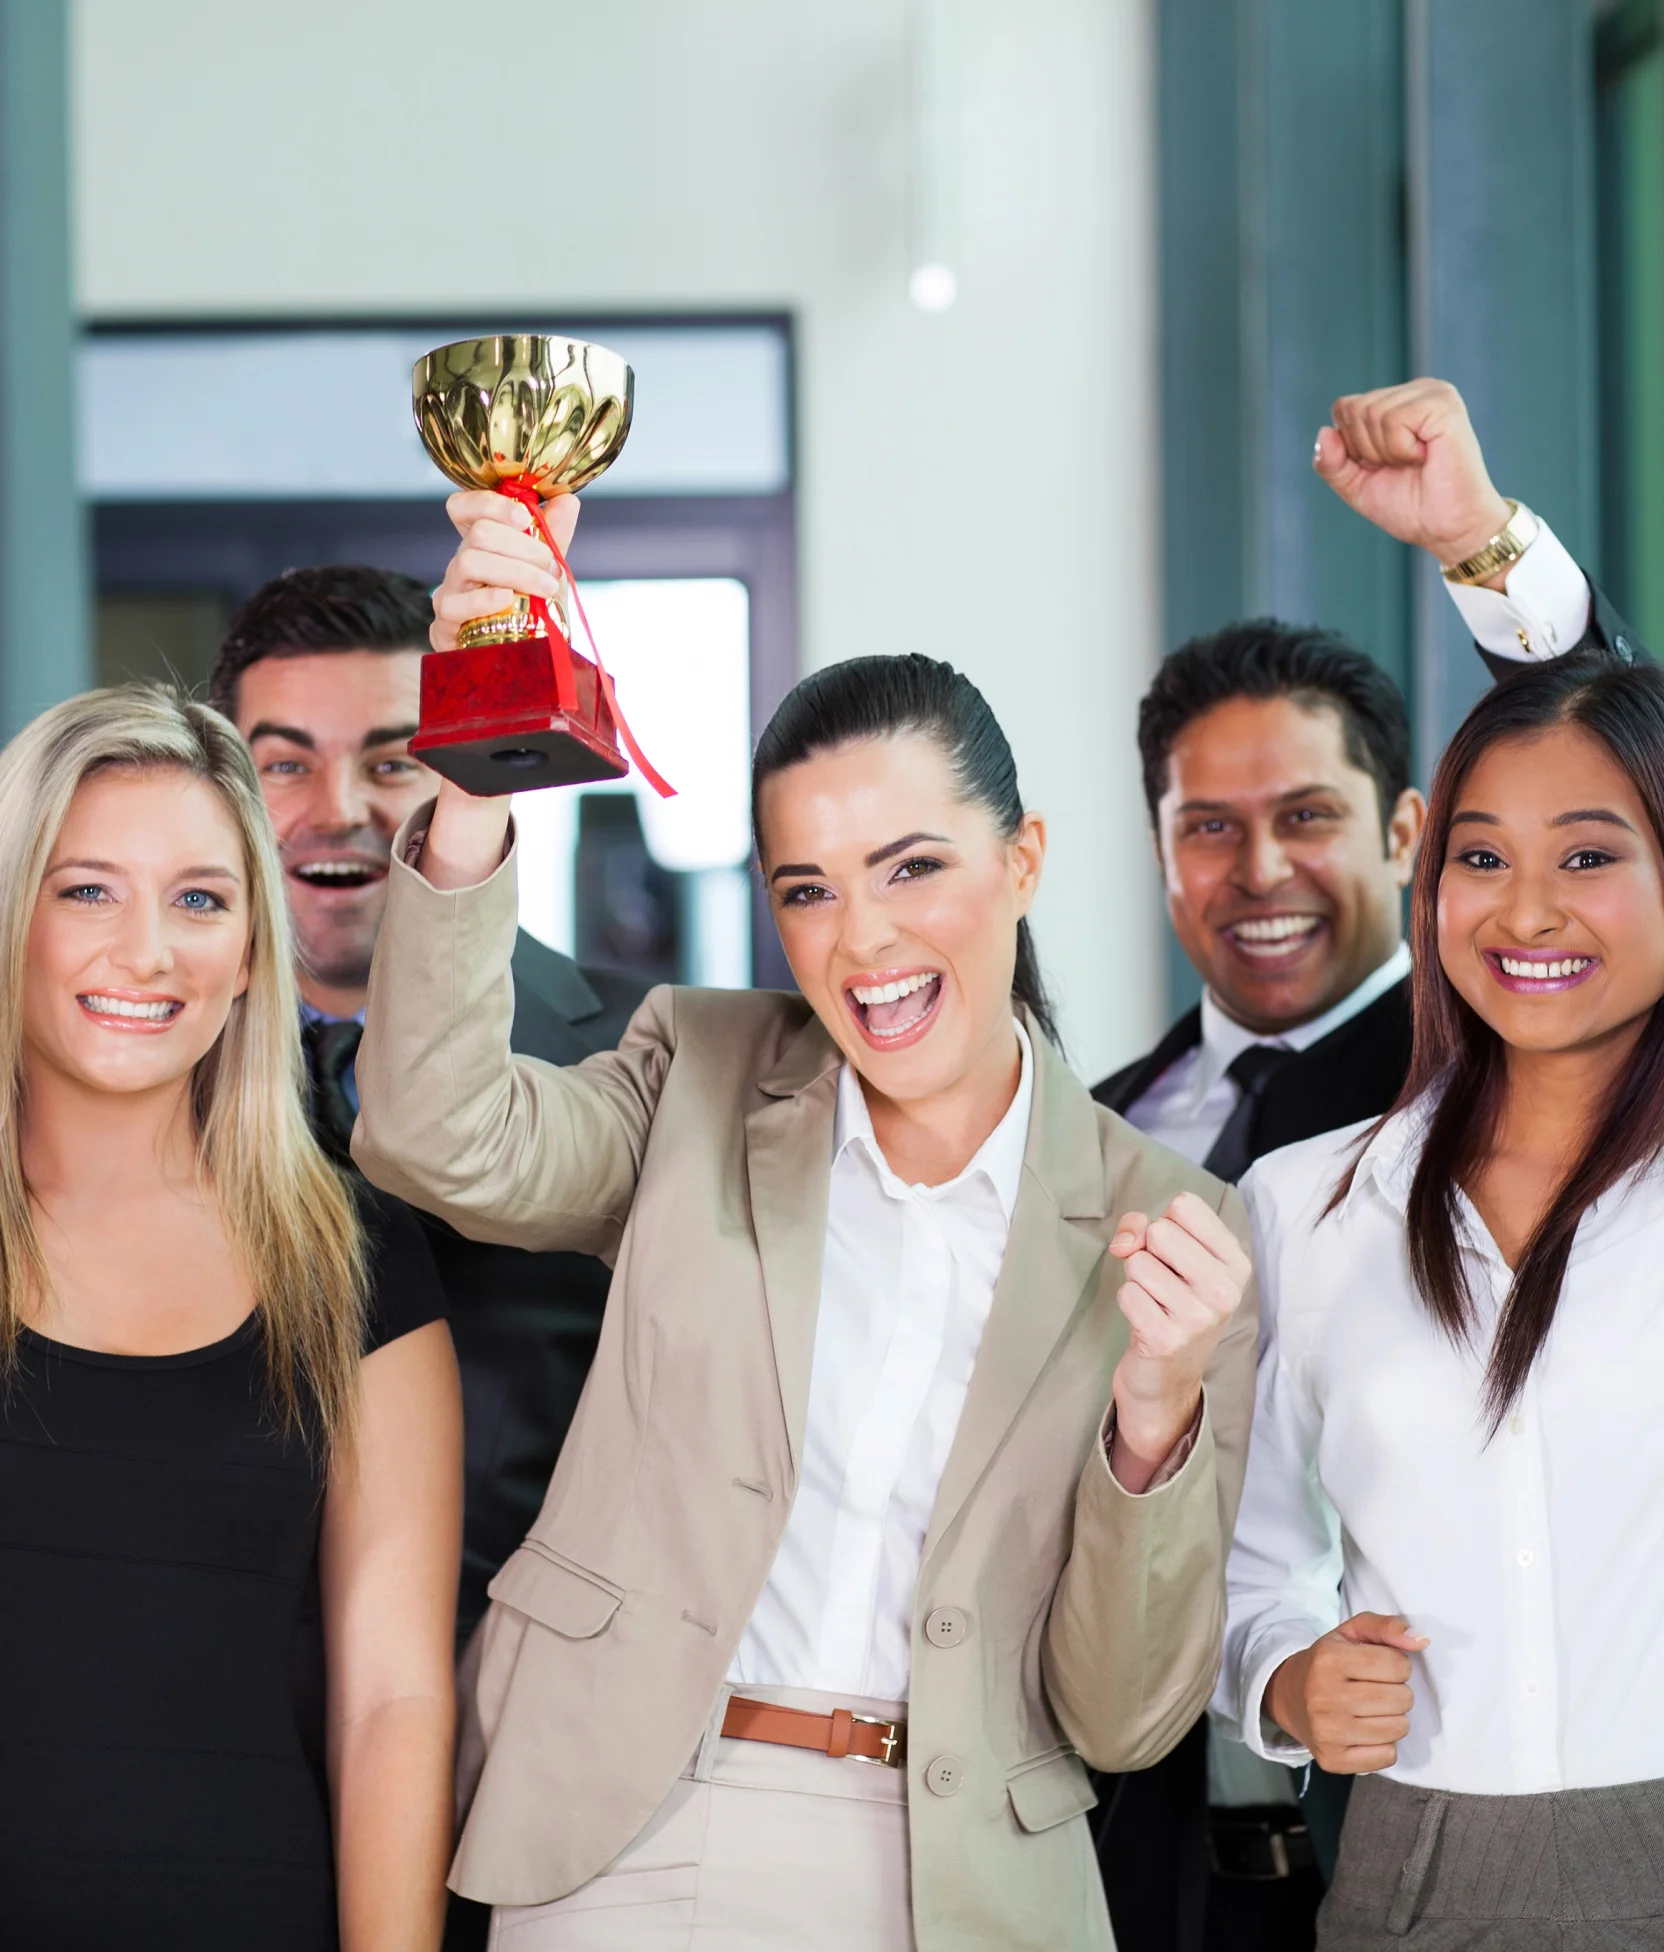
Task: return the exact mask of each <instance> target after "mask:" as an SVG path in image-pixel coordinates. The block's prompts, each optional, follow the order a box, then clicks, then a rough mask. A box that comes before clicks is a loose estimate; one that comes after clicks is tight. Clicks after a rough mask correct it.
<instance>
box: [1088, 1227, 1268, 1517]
mask: <svg viewBox="0 0 1664 1952" xmlns="http://www.w3.org/2000/svg"><path fill="white" fill-rule="evenodd" d="M1109 1251H1110V1252H1111V1253H1112V1254H1113V1255H1115V1257H1116V1258H1117V1260H1121V1261H1125V1262H1126V1266H1127V1273H1126V1279H1125V1280H1124V1281H1123V1282H1122V1283H1121V1293H1120V1297H1119V1299H1120V1303H1121V1312H1122V1314H1123V1315H1125V1316H1126V1318H1127V1323H1128V1326H1129V1328H1130V1329H1131V1331H1132V1333H1131V1336H1130V1338H1129V1340H1128V1343H1127V1349H1126V1353H1125V1354H1124V1355H1123V1356H1122V1357H1121V1360H1120V1361H1119V1362H1118V1363H1117V1364H1116V1365H1115V1443H1114V1446H1113V1448H1112V1450H1111V1453H1110V1466H1111V1468H1112V1469H1113V1470H1114V1472H1115V1475H1116V1477H1117V1478H1119V1479H1120V1481H1121V1483H1122V1484H1123V1485H1124V1486H1125V1487H1126V1489H1127V1490H1129V1491H1142V1490H1144V1489H1145V1487H1146V1486H1147V1485H1148V1484H1149V1482H1150V1480H1151V1478H1153V1477H1154V1476H1155V1474H1156V1472H1157V1471H1158V1470H1159V1469H1160V1468H1161V1466H1162V1464H1163V1463H1164V1462H1165V1461H1166V1459H1167V1457H1168V1455H1169V1453H1170V1452H1171V1451H1172V1449H1173V1447H1174V1446H1175V1445H1176V1444H1177V1443H1178V1442H1179V1440H1180V1438H1182V1437H1183V1436H1184V1434H1185V1432H1186V1431H1187V1430H1188V1429H1189V1428H1190V1426H1191V1424H1192V1423H1193V1422H1194V1421H1195V1419H1196V1410H1197V1407H1198V1405H1199V1404H1200V1402H1201V1397H1202V1372H1203V1371H1204V1370H1205V1369H1206V1368H1207V1365H1208V1358H1209V1357H1210V1356H1211V1355H1212V1354H1213V1351H1214V1346H1215V1344H1216V1343H1217V1342H1218V1340H1219V1337H1220V1335H1221V1333H1222V1332H1223V1330H1224V1327H1225V1324H1226V1323H1227V1322H1228V1321H1229V1320H1230V1319H1231V1317H1232V1315H1234V1314H1235V1313H1236V1310H1237V1306H1238V1304H1239V1303H1240V1302H1241V1300H1242V1296H1243V1293H1244V1291H1245V1290H1246V1288H1247V1286H1248V1282H1249V1279H1250V1277H1251V1276H1252V1274H1253V1271H1254V1270H1253V1267H1252V1264H1251V1263H1250V1262H1249V1259H1248V1256H1247V1253H1246V1252H1245V1251H1244V1249H1243V1247H1242V1243H1241V1242H1240V1241H1239V1240H1238V1239H1237V1237H1236V1235H1235V1234H1233V1233H1232V1232H1231V1230H1230V1228H1229V1227H1227V1226H1226V1224H1225V1223H1224V1221H1223V1220H1221V1219H1220V1217H1219V1215H1218V1214H1217V1213H1215V1212H1214V1210H1213V1208H1212V1207H1211V1206H1209V1205H1208V1203H1207V1201H1206V1200H1204V1199H1202V1198H1200V1197H1199V1196H1198V1195H1197V1194H1195V1193H1180V1194H1179V1195H1178V1196H1177V1197H1176V1198H1175V1199H1174V1200H1173V1201H1172V1202H1171V1204H1170V1205H1169V1206H1168V1208H1167V1211H1166V1212H1165V1213H1164V1214H1162V1215H1161V1216H1160V1217H1159V1218H1158V1219H1155V1220H1151V1219H1149V1218H1147V1217H1146V1216H1145V1215H1144V1214H1142V1213H1126V1214H1123V1215H1122V1216H1121V1222H1120V1225H1119V1226H1118V1227H1117V1228H1116V1231H1115V1235H1114V1238H1113V1239H1112V1240H1111V1241H1110V1243H1109Z"/></svg>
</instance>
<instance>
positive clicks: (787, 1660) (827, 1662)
mask: <svg viewBox="0 0 1664 1952" xmlns="http://www.w3.org/2000/svg"><path fill="white" fill-rule="evenodd" d="M1017 1039H1018V1042H1019V1043H1020V1045H1021V1047H1022V1073H1021V1077H1020V1079H1019V1081H1018V1085H1017V1095H1016V1096H1015V1097H1014V1098H1013V1099H1012V1101H1011V1105H1010V1108H1009V1110H1008V1111H1007V1112H1006V1114H1005V1116H1004V1117H1003V1118H1002V1119H1001V1120H1000V1122H999V1124H998V1125H996V1126H995V1128H994V1130H993V1131H992V1132H991V1133H990V1134H989V1135H988V1137H987V1139H986V1140H984V1142H983V1144H982V1146H981V1147H980V1149H979V1150H978V1152H977V1154H976V1156H975V1158H974V1159H972V1161H971V1162H970V1164H969V1165H968V1166H967V1167H966V1168H965V1170H964V1171H963V1172H962V1173H960V1175H959V1176H958V1178H957V1179H951V1180H949V1181H948V1182H947V1184H946V1185H943V1186H908V1185H906V1184H905V1183H904V1182H903V1181H901V1180H900V1179H898V1178H897V1177H896V1175H895V1174H894V1173H893V1172H892V1171H891V1170H890V1168H889V1166H888V1164H887V1163H886V1162H885V1159H884V1155H883V1153H882V1152H881V1151H880V1150H879V1147H878V1142H877V1140H876V1139H875V1138H874V1136H873V1129H872V1120H871V1118H870V1117H869V1116H868V1113H867V1105H866V1100H865V1098H864V1097H863V1096H862V1094H861V1084H860V1080H859V1079H858V1078H857V1077H856V1075H855V1072H854V1071H853V1070H852V1069H851V1068H850V1066H849V1065H848V1064H846V1065H845V1066H844V1067H843V1070H842V1071H841V1072H840V1073H839V1077H838V1110H837V1119H836V1122H835V1125H834V1128H833V1139H832V1182H831V1187H830V1189H829V1194H828V1200H827V1216H826V1257H825V1261H824V1264H823V1271H822V1275H821V1294H820V1313H819V1315H818V1317H817V1318H816V1324H815V1353H814V1366H813V1368H812V1369H811V1371H810V1377H809V1411H808V1417H807V1420H806V1423H805V1427H804V1438H803V1467H802V1470H801V1472H800V1473H799V1478H798V1486H797V1496H796V1497H795V1498H794V1500H793V1501H792V1509H791V1514H790V1516H789V1517H788V1519H787V1521H786V1529H785V1532H784V1535H783V1536H782V1538H781V1541H780V1550H779V1552H778V1554H777V1555H776V1557H775V1561H774V1566H773V1568H772V1570H771V1571H770V1573H769V1576H768V1583H767V1584H766V1585H765V1586H764V1588H763V1591H762V1595H761V1597H760V1598H759V1599H758V1601H757V1605H756V1607H755V1609H754V1610H753V1612H752V1615H751V1619H750V1622H749V1624H748V1625H747V1627H746V1630H745V1634H744V1636H743V1638H742V1639H741V1641H740V1644H739V1648H738V1651H737V1652H736V1653H735V1656H734V1662H733V1665H732V1667H731V1668H730V1669H729V1673H728V1679H729V1680H730V1681H732V1682H738V1683H742V1684H744V1683H749V1684H750V1685H752V1686H754V1687H761V1686H770V1687H798V1688H820V1689H823V1690H826V1691H828V1692H833V1693H840V1694H850V1695H873V1696H877V1697H878V1698H879V1699H881V1700H885V1701H905V1700H906V1699H907V1689H908V1680H909V1671H910V1662H911V1648H912V1637H913V1609H914V1593H915V1589H916V1587H917V1585H918V1579H919V1567H920V1563H921V1561H922V1559H923V1556H924V1540H925V1533H926V1532H927V1530H928V1529H929V1526H930V1514H931V1511H932V1509H933V1507H934V1506H935V1503H936V1489H937V1486H938V1485H939V1484H940V1483H941V1480H942V1472H943V1470H944V1468H945V1467H946V1465H947V1461H948V1452H949V1450H950V1449H951V1448H952V1446H953V1439H954V1433H955V1432H956V1431H957V1430H958V1428H959V1416H960V1412H961V1410H962V1409H963V1408H964V1405H965V1392H966V1390H967V1389H968V1387H969V1386H970V1380H971V1371H972V1369H973V1368H974V1367H975V1365H976V1358H977V1351H978V1349H979V1348H980V1347H981V1346H982V1332H983V1329H984V1328H985V1327H986V1325H987V1321H988V1311H989V1308H990V1307H991V1305H992V1303H993V1299H994V1283H995V1282H996V1281H997V1280H998V1279H999V1272H1000V1265H1001V1263H1002V1262H1003V1260H1004V1259H1005V1245H1006V1240H1007V1238H1008V1236H1009V1234H1010V1231H1011V1215H1012V1213H1013V1211H1014V1209H1015V1207H1016V1204H1017V1189H1018V1186H1019V1184H1020V1182H1021V1180H1022V1174H1023V1153H1024V1151H1025V1149H1026V1147H1027V1144H1028V1125H1029V1112H1030V1110H1031V1108H1032V1106H1033V1102H1034V1052H1033V1049H1032V1047H1031V1046H1030V1043H1029V1039H1028V1033H1027V1031H1026V1030H1025V1029H1024V1028H1023V1026H1022V1025H1021V1024H1020V1023H1019V1024H1018V1025H1017Z"/></svg>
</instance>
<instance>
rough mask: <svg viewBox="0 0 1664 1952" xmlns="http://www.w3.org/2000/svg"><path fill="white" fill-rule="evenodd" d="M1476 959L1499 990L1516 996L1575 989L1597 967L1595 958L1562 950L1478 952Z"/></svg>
mask: <svg viewBox="0 0 1664 1952" xmlns="http://www.w3.org/2000/svg"><path fill="white" fill-rule="evenodd" d="M1480 955H1481V956H1482V957H1483V958H1484V961H1485V964H1486V967H1487V968H1488V969H1489V970H1490V972H1491V974H1492V975H1493V976H1494V977H1495V978H1496V979H1497V981H1498V982H1499V983H1500V984H1501V985H1502V987H1503V988H1504V989H1505V990H1512V991H1513V992H1514V993H1515V995H1516V996H1544V995H1551V994H1553V993H1555V992H1557V991H1560V990H1570V989H1576V987H1577V986H1578V984H1579V983H1585V982H1587V981H1588V980H1589V978H1590V977H1591V976H1592V975H1593V974H1594V973H1595V971H1596V970H1597V969H1598V968H1599V967H1600V957H1599V956H1574V955H1569V954H1568V953H1567V952H1566V951H1565V950H1564V949H1526V950H1519V949H1482V950H1481V951H1480Z"/></svg>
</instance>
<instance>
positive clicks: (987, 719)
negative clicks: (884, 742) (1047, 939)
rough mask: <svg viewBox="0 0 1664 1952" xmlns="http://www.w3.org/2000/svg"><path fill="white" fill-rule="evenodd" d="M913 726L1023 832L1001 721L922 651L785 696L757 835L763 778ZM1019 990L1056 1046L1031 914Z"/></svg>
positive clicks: (1020, 952) (765, 754) (762, 748)
mask: <svg viewBox="0 0 1664 1952" xmlns="http://www.w3.org/2000/svg"><path fill="white" fill-rule="evenodd" d="M906 732H914V733H918V734H920V735H921V736H923V737H924V738H927V739H931V740H934V742H935V743H936V745H937V746H939V747H940V749H941V750H942V752H943V753H944V754H945V755H946V756H947V760H948V763H949V765H950V766H952V768H953V772H954V777H955V778H956V780H957V781H958V784H959V790H960V792H961V793H962V794H963V795H964V797H965V798H966V799H967V800H968V801H970V802H972V803H973V804H974V805H977V806H982V807H986V808H987V810H988V812H989V813H990V814H991V815H992V817H993V821H994V825H995V827H996V828H997V829H998V831H999V835H1000V838H1001V839H1002V840H1010V839H1011V838H1012V837H1013V836H1014V835H1015V834H1016V832H1017V830H1018V828H1020V827H1021V826H1022V824H1023V796H1022V794H1021V793H1020V792H1019V791H1018V790H1017V762H1016V761H1015V760H1014V759H1013V758H1012V757H1011V747H1010V746H1009V745H1008V744H1007V743H1006V737H1005V734H1004V733H1003V732H1002V731H1001V730H1000V722H999V720H998V719H997V718H995V716H994V714H993V713H992V712H991V711H990V710H989V709H988V701H987V699H986V698H984V697H983V695H982V693H981V692H980V691H978V690H977V688H976V686H975V685H973V684H972V683H971V681H970V679H969V678H967V677H966V676H965V675H964V674H963V672H960V671H955V670H954V668H953V666H952V665H951V664H943V663H942V662H941V661H940V660H939V659H937V658H933V657H922V656H920V655H919V653H918V652H916V651H915V652H913V653H911V654H910V655H908V656H906V657H852V658H849V659H847V660H846V661H845V662H844V663H842V664H832V665H828V666H827V668H826V669H825V670H824V671H816V672H813V673H812V674H811V675H810V676H809V677H807V678H805V679H803V681H802V682H801V683H800V684H797V685H794V686H793V687H792V689H791V690H790V691H789V692H787V694H786V696H785V697H784V698H783V699H782V700H781V701H780V705H779V708H778V710H777V711H776V712H775V714H774V716H773V718H771V719H770V720H769V722H768V724H767V726H766V727H765V728H764V730H763V736H762V737H761V738H760V739H759V740H758V741H757V751H756V756H755V757H754V758H753V760H752V762H751V829H752V834H753V836H754V837H757V831H758V830H757V796H758V794H759V793H760V791H761V790H762V785H763V781H764V780H766V779H768V778H770V777H772V775H773V774H775V773H778V772H782V771H783V770H784V769H785V768H786V767H787V766H796V765H798V764H800V763H801V762H802V761H803V760H805V759H809V758H812V757H813V756H814V755H815V754H816V753H817V752H830V751H833V750H835V749H836V748H837V747H839V746H846V745H855V744H857V743H859V742H860V741H861V740H863V739H885V738H891V737H893V736H894V735H895V734H897V733H906ZM759 851H760V839H759ZM1011 995H1012V998H1013V1000H1014V1001H1016V1002H1018V1003H1021V1004H1023V1005H1025V1006H1026V1007H1027V1009H1028V1011H1029V1013H1030V1014H1031V1015H1032V1016H1033V1018H1034V1020H1035V1022H1036V1023H1038V1024H1039V1026H1040V1028H1041V1029H1042V1030H1043V1031H1044V1032H1045V1033H1046V1035H1047V1036H1048V1037H1049V1038H1050V1039H1051V1041H1052V1042H1053V1043H1054V1044H1055V1043H1056V1042H1057V1041H1058V1037H1057V1025H1056V1023H1055V1021H1054V1019H1053V1016H1052V1006H1051V999H1050V998H1049V997H1048V996H1047V994H1046V986H1045V984H1044V983H1043V982H1042V981H1041V979H1040V965H1039V963H1038V961H1037V960H1036V959H1035V954H1034V937H1033V934H1032V933H1031V931H1030V929H1029V925H1028V923H1027V921H1026V920H1025V921H1020V922H1019V923H1018V924H1017V962H1016V967H1015V969H1014V971H1013V972H1012V977H1011Z"/></svg>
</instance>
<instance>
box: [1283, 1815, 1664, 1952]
mask: <svg viewBox="0 0 1664 1952" xmlns="http://www.w3.org/2000/svg"><path fill="white" fill-rule="evenodd" d="M1317 1944H1318V1952H1399V1948H1400V1947H1404V1948H1411V1949H1412V1952H1652V1949H1653V1948H1655V1947H1656V1948H1664V1782H1650V1783H1621V1784H1618V1785H1617V1786H1615V1787H1613V1788H1610V1789H1571V1790H1563V1791H1560V1792H1558V1793H1557V1794H1554V1795H1547V1796H1453V1795H1449V1794H1447V1793H1446V1792H1444V1791H1443V1790H1429V1789H1412V1788H1410V1787H1409V1786H1408V1785H1407V1784H1404V1783H1398V1782H1392V1781H1389V1780H1388V1779H1387V1778H1386V1777H1384V1776H1363V1777H1360V1778H1359V1780H1358V1782H1357V1783H1356V1784H1355V1785H1354V1787H1353V1791H1352V1800H1351V1804H1350V1806H1349V1807H1348V1809H1347V1813H1346V1827H1345V1829H1344V1830H1343V1831H1342V1832H1341V1842H1340V1864H1339V1867H1338V1868H1337V1870H1336V1872H1335V1881H1334V1883H1333V1884H1332V1885H1331V1886H1330V1888H1329V1895H1328V1897H1327V1898H1325V1899H1324V1901H1323V1909H1322V1910H1321V1911H1320V1912H1319V1914H1318V1923H1317Z"/></svg>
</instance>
